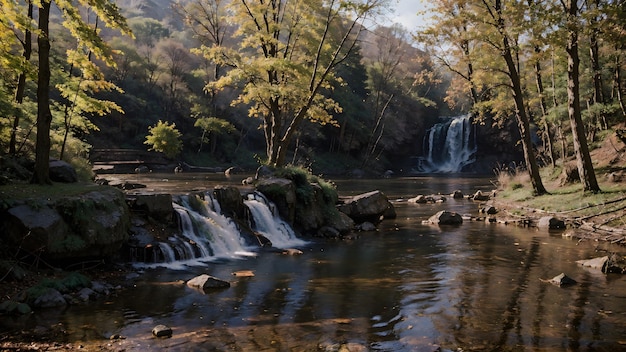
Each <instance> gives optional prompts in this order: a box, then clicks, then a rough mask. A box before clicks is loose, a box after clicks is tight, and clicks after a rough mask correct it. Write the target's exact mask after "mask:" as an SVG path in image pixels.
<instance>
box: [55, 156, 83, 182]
mask: <svg viewBox="0 0 626 352" xmlns="http://www.w3.org/2000/svg"><path fill="white" fill-rule="evenodd" d="M49 167H50V171H49V172H50V180H52V181H55V182H63V183H75V182H78V175H77V174H76V170H75V169H74V167H72V165H70V164H68V163H66V162H65V161H63V160H50V164H49Z"/></svg>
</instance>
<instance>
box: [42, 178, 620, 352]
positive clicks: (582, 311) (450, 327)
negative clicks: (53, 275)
mask: <svg viewBox="0 0 626 352" xmlns="http://www.w3.org/2000/svg"><path fill="white" fill-rule="evenodd" d="M128 177H129V178H137V179H136V180H135V181H137V182H143V183H147V184H148V185H149V187H154V188H156V189H163V190H165V191H172V192H177V191H183V190H191V189H199V188H203V187H204V188H206V187H211V186H212V185H215V184H217V183H232V184H237V183H239V181H240V179H241V178H243V177H241V178H240V179H225V178H224V177H223V176H219V177H218V176H206V175H205V176H202V175H186V176H182V175H176V176H173V175H151V176H128ZM139 178H143V180H141V179H139ZM335 182H336V184H337V186H338V190H339V192H340V194H341V195H351V194H357V193H363V192H367V191H371V190H374V189H380V190H381V191H383V192H384V193H385V194H386V195H387V196H388V197H389V199H390V200H391V201H392V202H393V203H394V205H395V207H396V211H397V214H398V217H397V219H393V220H385V221H383V222H382V223H381V224H380V226H379V229H378V231H376V232H369V233H361V234H359V236H358V238H356V239H354V240H347V241H331V240H322V239H307V240H308V244H306V245H302V246H300V247H299V249H300V250H302V251H303V254H302V255H298V256H287V255H281V254H277V253H271V252H258V253H257V255H256V256H248V257H242V258H241V259H227V260H218V261H212V262H209V263H206V264H205V265H196V266H190V267H183V268H179V269H177V270H174V269H171V268H165V267H157V268H149V269H145V268H144V269H138V270H139V272H138V274H135V275H133V276H131V277H129V280H132V282H133V285H132V286H131V287H130V288H128V289H124V290H122V291H121V292H119V293H118V294H117V295H114V296H112V297H109V298H107V299H106V300H102V301H97V302H93V303H90V304H88V305H84V306H71V307H69V308H68V309H66V310H64V311H62V312H58V311H50V312H46V313H39V317H38V318H37V319H41V320H44V319H50V320H54V319H57V320H59V321H62V322H63V323H64V325H65V326H66V327H67V332H68V342H75V343H78V342H81V343H83V344H84V345H85V346H86V347H87V348H90V347H89V346H100V347H99V348H104V349H113V350H125V351H145V350H168V351H437V350H440V351H620V350H626V277H624V276H621V275H616V274H609V275H605V274H602V273H600V272H597V271H594V270H588V269H585V268H582V267H580V266H579V265H578V264H576V262H575V261H576V260H580V259H588V258H593V257H598V256H604V255H606V253H607V252H624V248H623V247H613V246H612V245H610V244H607V243H596V242H580V243H579V242H577V241H574V240H570V239H566V238H563V237H562V233H561V232H548V231H540V230H537V229H534V228H521V227H512V226H505V225H501V224H489V223H485V222H477V221H465V222H464V223H463V225H461V226H453V227H444V226H442V227H439V226H432V225H424V224H422V221H423V220H425V219H427V218H428V217H429V216H431V215H432V214H434V213H436V212H437V211H439V210H443V209H447V210H452V211H456V212H459V213H462V214H472V215H478V212H477V210H478V204H477V203H474V202H472V201H468V200H453V199H451V198H450V197H449V199H448V201H447V202H445V203H443V204H430V205H418V204H409V203H407V202H406V201H405V199H407V198H409V197H413V196H416V195H418V194H433V193H442V194H450V193H452V192H453V191H454V190H456V189H459V190H461V191H462V192H463V193H465V194H472V193H474V192H475V191H476V190H478V189H480V190H483V191H489V190H491V189H492V188H493V186H492V185H491V183H490V180H489V179H488V178H453V177H442V176H436V177H410V178H392V179H385V180H336V181H335ZM241 270H251V271H253V272H254V276H253V277H238V276H234V275H233V273H234V272H236V271H241ZM204 273H206V274H210V275H213V276H215V277H218V278H222V279H225V280H228V281H229V282H230V283H231V287H230V288H228V289H223V290H218V291H215V292H210V293H208V294H205V293H202V292H199V291H197V290H194V289H191V288H189V287H187V286H186V285H185V284H184V281H186V280H189V279H191V278H192V277H194V276H196V275H199V274H204ZM560 273H566V274H567V275H568V276H570V277H572V278H573V279H575V280H576V281H577V282H578V283H577V284H576V285H573V286H569V287H557V286H554V285H551V284H548V283H545V282H543V281H541V280H540V279H549V278H552V277H554V276H556V275H558V274H560ZM158 324H165V325H167V326H169V327H171V328H172V329H173V336H172V337H171V338H166V339H157V338H155V337H153V336H152V335H151V329H152V328H153V327H154V326H155V325H158ZM113 334H120V335H121V336H123V337H125V339H123V340H111V341H108V340H107V339H108V337H109V336H111V335H113ZM342 348H343V349H342Z"/></svg>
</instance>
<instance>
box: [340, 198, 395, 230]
mask: <svg viewBox="0 0 626 352" xmlns="http://www.w3.org/2000/svg"><path fill="white" fill-rule="evenodd" d="M338 209H339V211H341V212H343V213H345V214H347V215H348V216H349V217H351V218H352V219H353V220H354V221H355V222H365V221H369V222H371V223H373V224H378V223H379V222H380V221H381V220H382V219H383V218H394V217H395V209H394V207H393V204H391V202H389V199H387V196H385V195H384V194H383V193H382V192H381V191H372V192H368V193H363V194H360V195H357V196H354V197H352V198H350V199H348V200H346V201H345V203H344V204H341V205H339V206H338Z"/></svg>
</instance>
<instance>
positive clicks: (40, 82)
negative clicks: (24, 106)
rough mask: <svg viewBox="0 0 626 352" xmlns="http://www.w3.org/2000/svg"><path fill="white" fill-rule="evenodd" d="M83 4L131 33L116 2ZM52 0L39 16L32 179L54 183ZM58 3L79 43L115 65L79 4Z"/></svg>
mask: <svg viewBox="0 0 626 352" xmlns="http://www.w3.org/2000/svg"><path fill="white" fill-rule="evenodd" d="M78 4H79V5H81V6H83V7H85V8H90V9H91V10H92V11H93V12H94V13H95V14H96V15H97V16H98V17H99V18H100V19H101V20H102V21H104V23H105V24H106V25H107V26H108V27H111V28H117V29H120V30H121V31H122V32H123V33H126V34H130V29H129V27H128V26H127V25H126V20H125V19H124V17H122V16H121V14H120V11H119V9H118V7H117V6H116V5H115V3H113V2H111V1H108V0H80V1H79V2H78ZM51 5H52V3H51V1H50V0H42V1H40V3H39V13H38V16H39V19H38V29H39V33H38V36H37V44H38V58H39V71H38V76H37V144H36V147H35V172H34V173H33V177H32V179H31V182H32V183H38V184H50V183H51V181H50V174H49V158H50V124H51V122H52V113H51V112H50V45H51V40H50V30H49V21H50V7H51ZM56 5H57V6H58V7H59V9H60V10H61V12H62V14H63V19H64V21H63V26H64V27H65V28H67V29H68V30H69V32H70V33H71V35H72V36H74V37H75V38H76V39H77V40H78V42H79V44H80V45H81V46H83V47H84V48H86V49H87V51H89V52H91V53H93V54H94V55H95V57H96V58H98V59H100V60H103V61H104V62H105V63H107V64H109V65H115V62H114V61H113V58H112V55H111V50H110V48H109V46H108V45H107V44H106V43H105V42H104V41H103V40H102V38H100V37H99V36H98V35H97V33H95V32H94V31H93V29H92V28H91V27H90V26H89V24H87V23H85V21H83V19H82V18H81V14H80V9H79V8H78V5H75V4H74V3H72V2H70V1H67V0H57V1H56Z"/></svg>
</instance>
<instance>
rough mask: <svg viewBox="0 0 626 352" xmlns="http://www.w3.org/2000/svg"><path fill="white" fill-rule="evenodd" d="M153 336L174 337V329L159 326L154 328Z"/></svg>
mask: <svg viewBox="0 0 626 352" xmlns="http://www.w3.org/2000/svg"><path fill="white" fill-rule="evenodd" d="M152 335H154V336H156V337H172V328H170V327H169V326H166V325H157V326H155V327H154V328H152Z"/></svg>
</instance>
